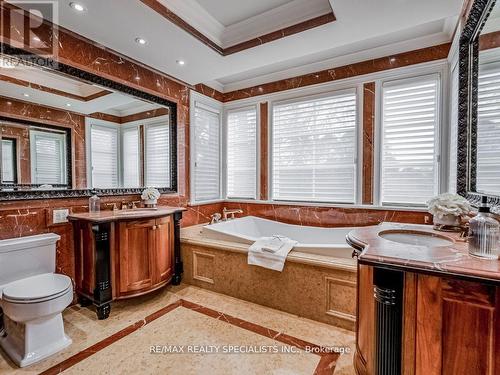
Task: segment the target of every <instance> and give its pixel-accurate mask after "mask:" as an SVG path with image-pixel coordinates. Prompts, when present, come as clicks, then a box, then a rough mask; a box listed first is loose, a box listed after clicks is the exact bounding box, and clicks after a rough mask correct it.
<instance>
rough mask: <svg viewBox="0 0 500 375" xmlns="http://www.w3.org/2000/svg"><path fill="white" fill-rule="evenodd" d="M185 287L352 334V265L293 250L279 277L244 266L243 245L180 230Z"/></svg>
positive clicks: (198, 229)
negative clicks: (312, 321) (270, 309)
mask: <svg viewBox="0 0 500 375" xmlns="http://www.w3.org/2000/svg"><path fill="white" fill-rule="evenodd" d="M181 253H182V260H183V263H184V282H185V283H188V284H191V285H195V286H198V287H200V288H204V289H208V290H211V291H215V292H218V293H223V294H226V295H229V296H232V297H235V298H239V299H243V300H246V301H250V302H253V303H257V304H259V305H263V306H267V307H271V308H275V309H278V310H281V311H286V312H288V313H291V314H296V315H299V316H304V317H306V318H309V319H313V320H316V321H319V322H323V323H328V324H332V325H334V326H337V327H341V328H344V329H349V330H354V323H355V316H356V261H355V260H353V259H350V258H347V259H346V258H334V257H327V256H320V255H315V254H303V253H299V252H296V251H292V252H291V253H290V254H289V255H288V257H287V262H286V264H285V268H284V270H283V272H277V271H273V270H268V269H265V268H262V267H257V266H249V265H248V261H247V257H248V245H245V244H239V243H234V242H230V241H221V240H213V239H210V238H207V237H206V236H203V234H202V233H201V226H196V227H190V228H186V229H183V230H182V231H181Z"/></svg>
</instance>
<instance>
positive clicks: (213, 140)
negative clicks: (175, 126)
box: [192, 101, 221, 202]
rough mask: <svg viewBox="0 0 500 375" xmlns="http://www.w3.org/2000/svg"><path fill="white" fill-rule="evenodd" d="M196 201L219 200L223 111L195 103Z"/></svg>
mask: <svg viewBox="0 0 500 375" xmlns="http://www.w3.org/2000/svg"><path fill="white" fill-rule="evenodd" d="M192 139H193V146H194V147H193V154H192V158H193V180H194V189H193V199H194V201H195V202H202V201H207V200H213V199H219V198H220V196H221V193H220V190H221V189H220V111H219V110H218V109H216V108H212V107H210V106H207V105H204V104H202V103H200V102H198V101H195V105H194V123H193V138H192Z"/></svg>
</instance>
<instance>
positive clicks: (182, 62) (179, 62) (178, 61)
mask: <svg viewBox="0 0 500 375" xmlns="http://www.w3.org/2000/svg"><path fill="white" fill-rule="evenodd" d="M177 64H179V65H184V64H186V62H185V61H184V60H177Z"/></svg>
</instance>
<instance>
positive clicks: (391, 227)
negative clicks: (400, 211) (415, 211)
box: [348, 223, 500, 375]
mask: <svg viewBox="0 0 500 375" xmlns="http://www.w3.org/2000/svg"><path fill="white" fill-rule="evenodd" d="M401 229H404V230H409V231H418V232H420V231H425V232H428V233H429V235H431V236H445V237H447V238H450V239H451V240H452V241H454V242H453V243H452V244H451V245H450V246H440V247H435V248H429V247H424V246H417V245H411V244H402V243H398V242H393V241H390V240H387V239H384V238H383V237H381V236H380V233H383V232H387V231H398V230H401ZM348 242H349V243H350V244H351V246H353V247H354V248H355V249H356V250H357V251H358V293H357V323H356V325H357V327H356V328H357V329H356V332H357V333H356V353H355V358H354V365H355V368H356V372H357V374H358V375H381V374H384V375H386V374H394V375H396V374H398V375H399V374H404V375H438V374H439V375H441V374H447V375H457V374H467V375H476V374H477V375H486V374H491V375H493V374H499V373H500V261H495V260H493V261H491V260H482V259H478V258H474V257H471V256H469V255H468V252H467V244H466V243H464V242H460V241H459V236H458V234H449V233H443V232H436V231H434V230H433V229H432V227H431V226H426V225H410V224H404V225H403V224H389V223H384V224H381V225H379V226H376V227H366V228H360V229H357V230H355V231H353V232H351V233H350V234H349V235H348Z"/></svg>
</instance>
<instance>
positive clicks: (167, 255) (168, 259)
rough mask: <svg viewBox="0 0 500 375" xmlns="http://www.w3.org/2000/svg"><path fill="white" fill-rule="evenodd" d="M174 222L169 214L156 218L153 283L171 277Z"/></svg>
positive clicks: (159, 282)
mask: <svg viewBox="0 0 500 375" xmlns="http://www.w3.org/2000/svg"><path fill="white" fill-rule="evenodd" d="M173 225H174V223H173V220H172V217H171V216H167V217H162V218H160V219H157V220H156V227H155V241H156V243H155V249H154V258H155V259H154V279H153V284H154V285H156V284H161V283H164V282H165V281H167V280H169V279H170V278H171V277H172V263H173V262H172V261H173V249H174V233H173V230H174V226H173Z"/></svg>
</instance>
